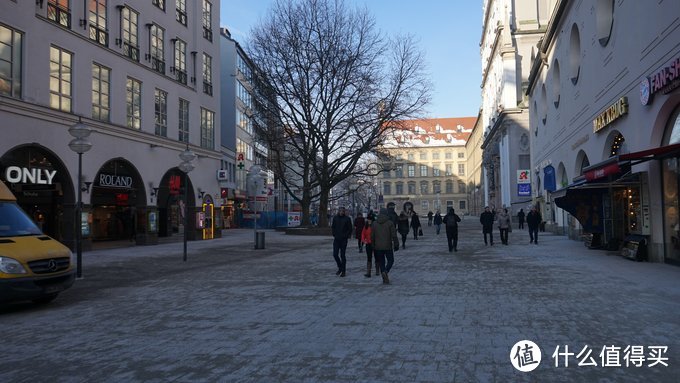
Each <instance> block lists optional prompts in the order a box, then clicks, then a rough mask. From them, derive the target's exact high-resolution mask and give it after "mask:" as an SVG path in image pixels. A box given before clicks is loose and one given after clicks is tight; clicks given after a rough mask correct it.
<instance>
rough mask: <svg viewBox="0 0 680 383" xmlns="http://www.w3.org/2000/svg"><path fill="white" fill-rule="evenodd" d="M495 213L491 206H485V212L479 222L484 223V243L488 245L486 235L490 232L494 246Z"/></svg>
mask: <svg viewBox="0 0 680 383" xmlns="http://www.w3.org/2000/svg"><path fill="white" fill-rule="evenodd" d="M493 218H494V217H493V213H492V212H491V210H489V207H488V206H486V207H484V212H483V213H482V214H480V216H479V222H480V223H481V224H482V233H483V234H484V245H488V242H487V241H486V235H487V234H489V241H490V242H491V246H493Z"/></svg>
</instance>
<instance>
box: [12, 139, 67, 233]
mask: <svg viewBox="0 0 680 383" xmlns="http://www.w3.org/2000/svg"><path fill="white" fill-rule="evenodd" d="M0 179H2V180H3V181H4V182H5V184H6V185H7V186H9V188H10V190H12V193H14V195H15V196H16V198H17V203H18V204H19V206H21V208H22V209H24V211H26V212H27V213H28V214H29V215H30V216H31V218H32V219H33V221H35V223H36V224H37V225H38V227H39V228H40V229H41V230H42V231H43V233H45V234H47V235H49V236H50V237H52V238H54V239H56V240H58V241H60V242H65V243H69V242H70V240H71V239H72V233H73V230H72V228H70V227H69V226H70V223H71V222H73V221H72V219H70V218H69V219H65V218H64V217H65V214H72V210H70V209H69V211H68V212H66V213H65V211H64V205H65V204H68V205H70V206H71V207H72V204H73V203H74V200H75V198H74V195H73V188H72V186H71V181H70V176H69V174H68V172H67V170H66V167H65V166H64V164H63V162H62V161H61V160H60V159H59V158H58V157H57V156H56V155H55V154H54V153H52V152H51V151H49V150H48V149H47V148H44V147H42V146H37V145H25V146H20V147H17V148H15V149H12V150H10V151H8V152H7V153H6V154H5V155H4V156H2V157H1V158H0ZM67 222H68V223H69V224H67Z"/></svg>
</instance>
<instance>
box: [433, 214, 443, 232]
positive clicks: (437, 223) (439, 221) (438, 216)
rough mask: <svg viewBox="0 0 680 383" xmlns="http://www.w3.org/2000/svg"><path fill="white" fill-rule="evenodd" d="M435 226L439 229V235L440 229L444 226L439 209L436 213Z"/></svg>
mask: <svg viewBox="0 0 680 383" xmlns="http://www.w3.org/2000/svg"><path fill="white" fill-rule="evenodd" d="M434 227H435V228H436V229H437V235H439V230H441V228H442V215H441V214H440V213H439V210H437V213H436V214H435V215H434Z"/></svg>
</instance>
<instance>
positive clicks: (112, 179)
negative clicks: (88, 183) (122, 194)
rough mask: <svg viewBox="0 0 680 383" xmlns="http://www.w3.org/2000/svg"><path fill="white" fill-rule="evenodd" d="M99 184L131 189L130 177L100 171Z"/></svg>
mask: <svg viewBox="0 0 680 383" xmlns="http://www.w3.org/2000/svg"><path fill="white" fill-rule="evenodd" d="M99 186H106V187H111V188H125V189H131V188H132V177H130V176H117V175H113V174H103V173H101V174H99Z"/></svg>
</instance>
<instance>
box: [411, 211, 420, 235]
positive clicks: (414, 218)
mask: <svg viewBox="0 0 680 383" xmlns="http://www.w3.org/2000/svg"><path fill="white" fill-rule="evenodd" d="M411 227H412V228H413V239H415V240H418V230H420V218H418V213H416V212H415V211H414V212H413V213H412V215H411Z"/></svg>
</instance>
